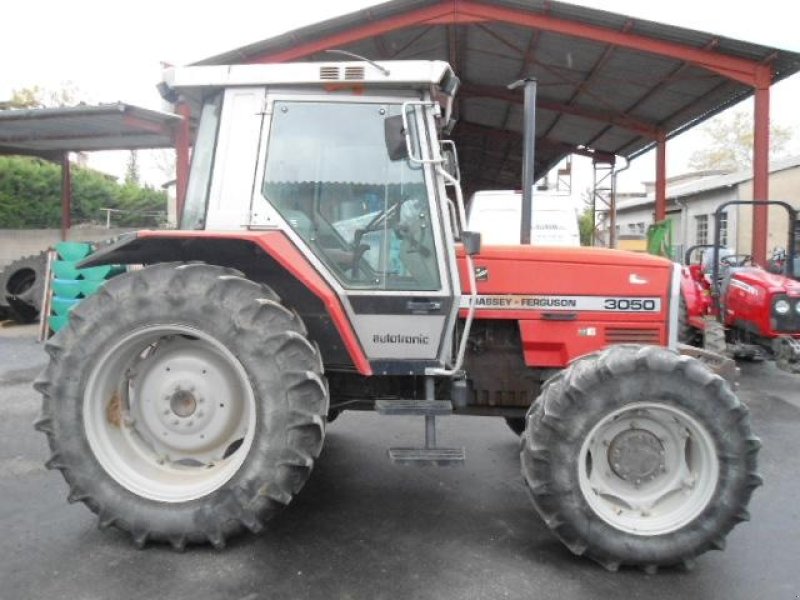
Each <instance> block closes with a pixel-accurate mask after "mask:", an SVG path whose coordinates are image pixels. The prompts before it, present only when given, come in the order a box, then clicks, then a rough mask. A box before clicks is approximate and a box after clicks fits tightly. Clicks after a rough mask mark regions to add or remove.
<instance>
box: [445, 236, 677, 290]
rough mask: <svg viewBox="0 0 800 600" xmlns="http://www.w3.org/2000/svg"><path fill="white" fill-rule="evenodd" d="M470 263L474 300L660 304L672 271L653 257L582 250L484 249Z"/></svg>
mask: <svg viewBox="0 0 800 600" xmlns="http://www.w3.org/2000/svg"><path fill="white" fill-rule="evenodd" d="M458 254H459V258H460V259H461V260H459V262H460V263H461V264H460V267H461V268H462V277H461V280H462V282H463V281H466V278H465V273H464V272H463V269H464V268H465V265H464V260H463V251H462V250H460V249H459V252H458ZM473 262H474V264H475V269H476V279H477V283H478V293H479V294H542V293H550V294H553V293H555V294H580V295H593V296H601V295H630V296H659V297H662V298H663V297H664V296H666V294H667V293H668V290H669V287H670V280H671V277H672V268H673V263H672V262H671V261H669V260H667V259H665V258H660V257H658V256H652V255H649V254H639V253H635V252H626V251H622V250H608V249H604V248H583V247H579V248H569V247H566V248H565V247H547V246H484V247H483V248H482V249H481V252H480V254H478V255H476V256H473ZM464 287H465V286H464ZM462 289H464V288H463V287H462Z"/></svg>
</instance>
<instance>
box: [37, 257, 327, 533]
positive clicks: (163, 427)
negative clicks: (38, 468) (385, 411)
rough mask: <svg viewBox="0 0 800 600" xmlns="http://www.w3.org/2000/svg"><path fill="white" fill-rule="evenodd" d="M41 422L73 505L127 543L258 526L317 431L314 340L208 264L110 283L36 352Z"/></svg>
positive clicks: (289, 489) (302, 470) (314, 450)
mask: <svg viewBox="0 0 800 600" xmlns="http://www.w3.org/2000/svg"><path fill="white" fill-rule="evenodd" d="M47 352H48V353H49V355H50V364H49V365H48V367H47V369H46V370H45V372H44V373H43V375H42V377H40V379H39V380H38V381H37V384H36V387H37V389H38V390H39V391H41V393H42V394H43V396H44V401H43V408H42V417H41V418H40V419H39V421H37V424H36V427H37V429H39V430H41V431H43V432H45V433H46V434H47V437H48V442H49V444H50V448H51V450H52V456H51V457H50V459H49V461H48V463H47V466H48V467H49V468H55V469H59V470H61V472H62V474H63V476H64V478H65V479H66V480H67V483H68V484H69V488H70V491H69V500H70V501H73V502H74V501H82V502H84V503H85V504H86V505H87V506H88V507H89V508H90V509H91V510H92V511H94V512H95V513H97V515H98V517H99V522H100V525H101V526H107V525H115V526H117V527H119V528H120V529H123V530H126V531H128V532H129V533H130V534H131V535H132V537H133V540H134V542H135V543H136V544H137V545H139V546H143V545H144V544H145V543H146V542H147V541H148V540H153V541H162V542H169V543H171V544H172V545H173V546H174V547H176V548H178V549H181V548H183V547H184V546H185V545H186V544H187V543H204V542H210V543H211V544H213V545H214V546H216V547H221V546H223V545H224V544H225V540H226V539H227V538H228V537H229V536H231V535H233V534H235V533H238V532H239V531H241V530H242V529H249V530H251V531H258V530H260V529H261V528H262V527H263V524H264V522H265V521H266V520H267V519H269V518H270V517H272V516H273V515H274V514H275V513H276V512H277V510H278V509H279V508H280V507H281V506H283V505H285V504H288V503H289V501H290V500H291V499H292V497H293V495H294V494H296V493H297V492H298V491H299V490H300V488H301V487H302V485H303V483H304V482H305V480H306V479H307V477H308V475H309V473H310V471H311V468H312V466H313V464H314V460H315V459H316V458H317V456H318V455H319V453H320V450H321V448H322V442H323V438H324V416H325V415H326V414H327V411H328V397H327V388H326V385H325V383H324V380H323V378H322V364H321V360H320V356H319V353H318V351H317V349H316V347H315V346H314V345H313V344H311V343H310V342H309V341H308V340H307V338H306V330H305V327H304V326H303V323H302V321H301V320H300V318H299V317H298V316H297V314H296V313H294V312H292V311H290V310H288V309H287V308H285V307H284V306H283V305H282V304H281V303H280V301H279V299H278V297H277V296H276V295H275V293H274V292H272V291H271V290H270V289H269V288H268V287H266V286H264V285H260V284H257V283H254V282H252V281H248V280H246V279H244V278H243V277H242V276H241V275H240V274H239V273H238V272H236V271H233V270H231V269H223V268H221V267H213V266H208V265H203V264H189V265H175V264H163V265H156V266H153V267H148V268H146V269H143V270H140V271H135V272H132V273H129V274H127V275H122V276H120V277H117V278H114V279H113V280H110V281H109V282H108V283H107V284H106V285H105V286H104V287H103V288H102V290H101V291H100V292H99V293H98V294H96V295H94V296H92V297H90V298H88V299H86V300H83V301H82V302H81V303H80V304H79V305H78V306H77V307H76V308H75V309H74V311H73V312H72V313H71V315H70V324H69V326H68V327H67V328H65V329H64V330H62V332H60V333H59V334H57V335H56V336H55V337H54V338H53V339H52V340H51V341H50V342H49V343H48V345H47Z"/></svg>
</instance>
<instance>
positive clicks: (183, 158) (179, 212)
mask: <svg viewBox="0 0 800 600" xmlns="http://www.w3.org/2000/svg"><path fill="white" fill-rule="evenodd" d="M175 109H176V112H177V113H178V114H179V115H180V116H181V122H180V123H178V127H177V130H176V131H175V215H176V218H177V220H178V223H177V225H178V226H179V227H180V223H181V220H182V219H183V206H184V204H185V202H186V188H187V185H188V183H189V146H190V143H191V132H190V127H191V117H192V109H191V107H190V106H189V104H188V103H187V102H185V101H183V100H180V101H179V102H178V104H177V105H176V107H175Z"/></svg>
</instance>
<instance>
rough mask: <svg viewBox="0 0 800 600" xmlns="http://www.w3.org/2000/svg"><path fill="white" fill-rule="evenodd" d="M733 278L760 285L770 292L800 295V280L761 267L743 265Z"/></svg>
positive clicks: (748, 283) (756, 285) (752, 284)
mask: <svg viewBox="0 0 800 600" xmlns="http://www.w3.org/2000/svg"><path fill="white" fill-rule="evenodd" d="M732 279H733V280H736V281H740V282H742V283H745V284H747V285H751V286H755V287H759V288H761V289H763V290H764V291H766V292H767V293H768V294H787V295H789V296H800V282H798V281H795V280H794V279H790V278H788V277H786V276H784V275H776V274H775V273H770V272H769V271H765V270H764V269H762V268H760V267H743V268H742V269H741V270H737V271H736V272H735V273H734V274H733V275H732Z"/></svg>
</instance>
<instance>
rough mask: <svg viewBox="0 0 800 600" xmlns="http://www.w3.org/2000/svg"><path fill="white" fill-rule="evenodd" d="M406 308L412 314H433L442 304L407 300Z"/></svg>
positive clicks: (435, 301) (431, 301) (433, 301)
mask: <svg viewBox="0 0 800 600" xmlns="http://www.w3.org/2000/svg"><path fill="white" fill-rule="evenodd" d="M406 308H407V309H408V310H410V311H412V312H433V311H436V310H441V308H442V303H441V302H439V301H438V300H409V301H408V302H406Z"/></svg>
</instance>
